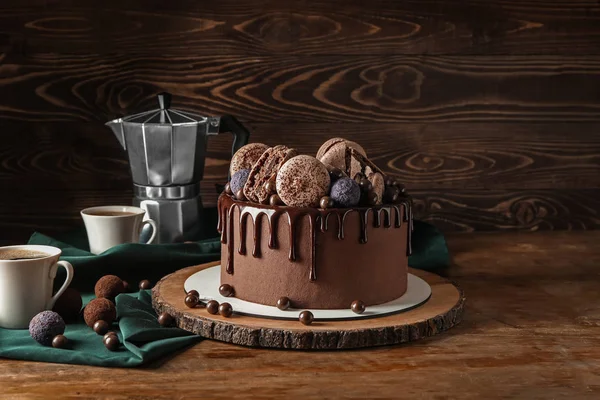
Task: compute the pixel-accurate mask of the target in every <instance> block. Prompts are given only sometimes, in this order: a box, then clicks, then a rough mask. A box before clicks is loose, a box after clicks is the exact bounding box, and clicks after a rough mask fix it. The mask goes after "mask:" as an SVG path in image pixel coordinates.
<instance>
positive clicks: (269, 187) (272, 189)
mask: <svg viewBox="0 0 600 400" xmlns="http://www.w3.org/2000/svg"><path fill="white" fill-rule="evenodd" d="M265 191H266V192H267V193H277V185H276V183H275V182H274V181H271V180H269V181H266V182H265Z"/></svg>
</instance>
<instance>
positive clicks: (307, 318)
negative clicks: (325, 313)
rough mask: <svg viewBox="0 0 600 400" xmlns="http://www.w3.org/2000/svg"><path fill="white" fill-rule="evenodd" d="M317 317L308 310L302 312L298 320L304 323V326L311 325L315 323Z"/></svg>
mask: <svg viewBox="0 0 600 400" xmlns="http://www.w3.org/2000/svg"><path fill="white" fill-rule="evenodd" d="M314 319H315V316H314V315H313V313H311V312H310V311H308V310H304V311H302V312H300V315H298V320H299V321H300V322H301V323H302V325H310V324H312V323H313V321H314Z"/></svg>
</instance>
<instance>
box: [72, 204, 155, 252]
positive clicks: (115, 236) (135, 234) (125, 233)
mask: <svg viewBox="0 0 600 400" xmlns="http://www.w3.org/2000/svg"><path fill="white" fill-rule="evenodd" d="M145 215H146V210H144V209H142V208H139V207H133V206H100V207H91V208H86V209H85V210H83V211H81V217H82V218H83V222H84V223H85V230H86V231H87V236H88V242H89V244H90V252H92V253H93V254H100V253H103V252H105V251H106V250H108V249H110V248H111V247H114V246H117V245H120V244H123V243H139V241H140V234H141V232H142V228H143V226H144V225H146V224H148V225H150V226H152V236H151V237H150V239H148V241H147V242H146V244H149V243H152V242H153V241H154V239H155V238H156V234H157V233H158V229H157V226H156V222H154V221H153V220H151V219H144V217H145Z"/></svg>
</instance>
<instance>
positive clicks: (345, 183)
mask: <svg viewBox="0 0 600 400" xmlns="http://www.w3.org/2000/svg"><path fill="white" fill-rule="evenodd" d="M330 197H331V198H332V199H333V201H334V202H335V204H336V205H338V206H341V207H354V206H356V205H358V203H359V202H360V187H359V186H358V183H356V181H355V180H354V179H350V178H341V179H338V180H337V181H335V183H334V184H333V186H331V194H330Z"/></svg>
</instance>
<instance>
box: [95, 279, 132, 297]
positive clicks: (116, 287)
mask: <svg viewBox="0 0 600 400" xmlns="http://www.w3.org/2000/svg"><path fill="white" fill-rule="evenodd" d="M123 292H125V285H123V281H122V280H121V278H119V277H118V276H116V275H104V276H103V277H102V278H100V279H98V282H96V286H94V293H95V294H96V297H98V298H100V297H104V298H105V299H109V300H111V301H114V299H115V297H117V296H118V295H120V294H121V293H123Z"/></svg>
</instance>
